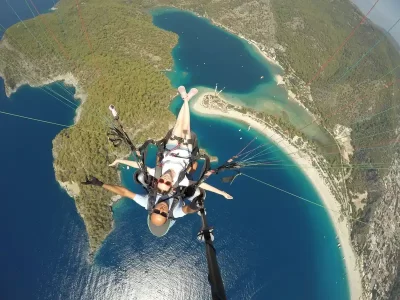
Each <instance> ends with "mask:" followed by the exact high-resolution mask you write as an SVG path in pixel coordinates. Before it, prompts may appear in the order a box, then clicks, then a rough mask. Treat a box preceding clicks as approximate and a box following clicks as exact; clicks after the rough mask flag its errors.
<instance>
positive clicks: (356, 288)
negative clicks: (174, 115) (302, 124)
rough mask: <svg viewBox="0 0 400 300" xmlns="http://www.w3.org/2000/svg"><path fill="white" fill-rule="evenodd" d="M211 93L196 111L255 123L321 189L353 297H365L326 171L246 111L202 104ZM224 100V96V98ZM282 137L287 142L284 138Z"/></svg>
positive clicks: (354, 299)
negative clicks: (338, 243)
mask: <svg viewBox="0 0 400 300" xmlns="http://www.w3.org/2000/svg"><path fill="white" fill-rule="evenodd" d="M207 94H211V93H209V92H205V93H201V94H200V95H199V96H198V97H196V99H193V102H194V104H193V107H192V108H193V110H194V111H195V112H197V113H199V114H205V115H215V116H222V117H226V118H231V119H234V120H237V121H240V122H244V123H247V124H248V125H251V127H252V128H253V129H255V130H257V131H259V132H260V133H262V134H264V135H265V136H266V137H268V139H270V140H272V141H273V142H275V143H278V142H279V144H278V146H279V147H280V148H281V150H282V151H284V152H285V153H286V154H290V155H289V156H290V157H291V159H292V160H293V161H294V162H295V163H296V164H297V165H298V166H299V168H301V169H302V171H303V173H304V174H305V175H306V176H307V177H308V178H309V180H310V181H311V183H312V184H313V186H314V188H315V190H316V191H317V192H318V194H319V196H320V198H321V199H322V200H323V202H324V205H325V207H327V208H329V209H327V212H328V213H329V215H330V217H331V219H332V222H333V224H334V227H335V230H336V234H337V236H338V239H339V242H340V244H341V250H342V254H343V256H344V259H345V266H346V271H347V278H348V282H349V289H350V296H351V299H352V300H358V299H361V296H362V285H361V275H360V271H359V269H358V267H357V265H356V256H355V254H354V251H353V248H352V246H351V241H350V231H349V229H348V228H347V220H346V219H345V218H344V220H343V221H340V220H339V217H340V214H339V213H336V212H335V211H340V204H339V202H338V201H337V200H336V199H335V197H334V195H333V194H332V192H331V191H330V189H329V187H328V186H327V185H326V184H325V180H326V179H325V178H324V177H323V175H322V174H321V173H323V171H322V170H318V169H317V168H316V167H310V166H312V160H311V157H310V156H309V155H308V154H307V153H305V152H303V151H299V152H297V151H298V149H297V148H296V147H294V146H293V145H292V144H291V143H290V142H289V141H288V139H287V138H284V137H283V136H282V135H280V134H279V133H278V132H275V131H273V130H272V129H270V128H268V127H267V128H265V125H264V124H262V123H260V122H257V121H256V120H254V119H253V118H251V117H250V116H249V115H246V114H242V113H240V112H237V111H233V110H228V111H226V112H225V111H221V110H219V109H217V108H209V107H205V106H204V105H203V104H202V99H203V97H204V96H206V95H207ZM221 99H223V98H222V97H221ZM264 128H265V129H264ZM282 139H283V141H281V140H282ZM293 152H296V153H293ZM305 166H307V167H305ZM332 210H334V211H332Z"/></svg>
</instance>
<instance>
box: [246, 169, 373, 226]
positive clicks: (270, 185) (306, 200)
mask: <svg viewBox="0 0 400 300" xmlns="http://www.w3.org/2000/svg"><path fill="white" fill-rule="evenodd" d="M242 175H243V176H246V177H248V178H250V179H253V180H255V181H257V182H259V183H262V184H264V185H267V186H269V187H271V188H273V189H276V190H278V191H281V192H283V193H286V194H289V195H291V196H293V197H296V198H298V199H300V200H303V201H305V202H307V203H310V204H313V205H315V206H318V207H321V208H324V209H328V210H330V211H333V212H336V213H339V214H342V213H341V212H340V211H337V210H334V209H330V208H328V207H325V206H323V205H322V204H318V203H315V202H313V201H311V200H308V199H306V198H303V197H301V196H298V195H296V194H293V193H291V192H288V191H285V190H283V189H281V188H278V187H276V186H274V185H272V184H269V183H267V182H264V181H262V180H260V179H257V178H254V177H252V176H249V175H247V174H244V173H242ZM347 217H348V218H349V219H352V220H354V221H357V222H360V223H362V224H365V225H367V226H370V225H369V224H368V223H365V222H363V221H360V220H359V219H354V218H351V217H350V216H347Z"/></svg>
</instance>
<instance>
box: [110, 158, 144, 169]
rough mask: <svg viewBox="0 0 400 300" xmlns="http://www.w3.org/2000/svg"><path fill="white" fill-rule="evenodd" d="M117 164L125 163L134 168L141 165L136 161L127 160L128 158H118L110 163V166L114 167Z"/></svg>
mask: <svg viewBox="0 0 400 300" xmlns="http://www.w3.org/2000/svg"><path fill="white" fill-rule="evenodd" d="M117 164H124V165H127V166H130V167H132V168H135V169H139V165H138V163H137V162H136V161H133V160H126V159H116V160H114V162H113V163H112V164H109V165H108V166H109V167H114V166H116V165H117Z"/></svg>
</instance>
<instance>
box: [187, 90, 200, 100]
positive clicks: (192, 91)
mask: <svg viewBox="0 0 400 300" xmlns="http://www.w3.org/2000/svg"><path fill="white" fill-rule="evenodd" d="M198 92H199V91H198V90H197V89H195V88H193V89H190V91H189V93H188V94H187V96H186V98H185V99H184V100H185V101H189V100H190V99H192V98H193V97H194V96H195V95H196V94H197V93H198Z"/></svg>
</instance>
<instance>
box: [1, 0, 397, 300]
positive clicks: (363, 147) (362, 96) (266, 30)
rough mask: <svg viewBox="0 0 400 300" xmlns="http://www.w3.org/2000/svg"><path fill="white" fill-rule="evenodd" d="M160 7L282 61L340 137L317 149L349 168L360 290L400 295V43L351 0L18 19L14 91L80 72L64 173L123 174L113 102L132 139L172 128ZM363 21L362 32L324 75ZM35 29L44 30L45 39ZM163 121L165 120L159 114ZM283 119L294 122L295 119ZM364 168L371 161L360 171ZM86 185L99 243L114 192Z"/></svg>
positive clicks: (139, 2) (68, 8) (61, 162)
mask: <svg viewBox="0 0 400 300" xmlns="http://www.w3.org/2000/svg"><path fill="white" fill-rule="evenodd" d="M159 6H170V7H175V8H179V9H183V10H188V11H192V12H194V13H196V14H198V15H201V16H204V17H206V18H209V19H210V20H211V21H213V22H214V23H215V24H216V25H218V26H222V27H224V28H225V29H227V30H229V31H231V32H233V33H235V34H237V35H239V36H242V37H244V38H246V39H247V40H248V41H251V42H252V43H254V44H255V45H257V46H258V47H259V48H260V49H261V50H263V51H264V52H265V53H267V54H268V55H269V56H270V57H272V58H274V59H276V60H277V61H278V62H279V63H280V65H282V66H283V68H284V70H285V75H284V78H283V79H284V81H285V84H286V86H287V88H288V89H289V90H291V91H292V92H293V93H294V94H295V95H296V97H297V99H298V100H299V101H301V102H302V104H304V106H305V107H307V109H309V110H310V112H311V113H312V114H313V115H315V116H317V122H318V123H319V124H320V125H321V126H323V127H324V128H326V130H327V131H328V132H329V133H331V134H332V136H333V137H334V138H335V140H336V141H337V147H338V149H339V150H340V153H341V155H336V156H334V157H332V156H330V155H327V154H324V153H327V152H326V151H325V150H324V149H322V150H321V151H320V153H321V154H322V155H325V158H326V160H327V161H329V162H330V163H331V164H335V165H338V164H343V165H344V166H345V167H346V168H343V169H328V170H327V172H331V174H332V176H333V177H334V178H337V181H336V184H337V187H338V189H340V190H341V191H342V192H341V193H340V195H338V200H339V201H340V203H341V205H342V211H343V213H344V214H345V215H347V216H350V217H351V218H353V219H350V221H349V226H350V228H351V231H352V243H353V247H354V249H355V251H356V252H357V254H358V263H359V267H360V270H361V271H362V276H363V278H362V280H363V287H364V295H363V298H365V299H393V300H395V299H398V295H400V265H399V261H400V259H399V258H400V239H399V236H400V235H399V233H400V229H399V226H400V225H399V224H400V212H399V209H398V200H397V199H398V196H399V189H400V183H399V182H398V172H399V157H398V153H399V146H398V143H397V140H398V137H399V136H398V129H399V118H398V115H399V114H398V112H399V109H398V108H399V107H397V106H396V99H398V97H399V92H400V90H399V86H398V85H397V84H391V83H392V82H393V81H395V80H396V78H398V76H399V75H400V69H399V68H397V67H398V66H399V65H400V56H399V52H398V49H399V47H398V45H396V44H395V42H394V41H393V39H392V38H391V37H390V36H389V35H388V34H387V33H385V32H384V31H383V30H381V29H380V28H378V27H377V26H375V25H373V24H372V23H371V22H370V21H369V20H364V21H363V15H362V14H361V13H360V12H359V10H358V9H357V8H355V7H354V6H353V5H352V4H351V3H350V1H348V0H333V1H332V0H304V1H291V0H254V1H243V0H225V1H210V0H201V1H199V0H196V1H195V0H131V1H119V0H117V1H111V0H88V1H85V2H80V10H81V16H83V19H84V21H85V24H86V26H87V33H88V34H87V35H86V34H85V32H84V31H83V30H82V28H81V20H80V18H79V14H78V13H77V7H76V1H74V0H61V2H59V3H58V5H57V10H56V11H55V12H52V13H49V14H45V15H41V16H40V17H37V18H35V19H33V20H28V21H26V22H25V24H26V27H25V26H24V25H23V24H21V23H20V24H17V25H14V26H13V27H11V28H10V29H8V30H7V32H6V34H5V35H4V38H3V40H2V42H1V43H0V73H1V76H2V77H4V78H5V82H6V87H7V91H8V92H9V93H10V92H11V91H12V90H14V89H15V88H17V87H18V86H19V85H20V84H21V83H27V82H28V83H30V84H32V85H41V84H43V83H44V82H51V81H52V80H54V79H55V78H59V77H60V76H61V77H62V76H65V77H68V76H72V77H73V78H74V79H76V81H77V82H78V84H77V88H78V90H79V94H80V95H86V97H82V100H81V101H82V103H81V106H80V113H79V120H78V122H77V124H76V125H75V126H73V127H71V128H68V129H65V130H63V131H61V133H60V134H59V135H58V136H57V138H56V139H55V140H54V149H53V150H54V151H53V152H54V167H55V171H56V178H57V180H59V181H60V182H74V183H79V182H80V181H81V180H82V179H83V178H84V177H85V175H86V172H89V173H92V174H96V175H97V176H99V178H101V179H103V180H105V181H108V182H113V183H117V182H118V176H117V173H116V172H115V170H112V169H110V168H106V167H105V166H106V164H107V160H108V159H113V158H114V157H116V156H119V155H124V154H127V153H128V150H127V149H125V150H121V153H117V152H116V150H115V149H114V148H112V146H110V145H108V143H107V140H106V137H105V130H106V127H107V124H106V123H105V121H104V118H105V114H107V106H108V105H109V104H110V103H113V104H115V105H116V106H117V107H118V108H119V110H120V112H121V118H122V120H123V122H124V123H125V124H129V134H130V135H131V137H132V138H133V140H134V141H135V143H140V142H141V141H143V140H144V139H145V138H147V137H149V136H153V137H159V136H161V135H162V133H163V132H164V130H165V124H166V123H169V122H173V119H174V118H173V116H172V114H171V113H170V112H169V111H168V109H167V107H168V104H169V103H170V100H171V98H172V96H173V95H174V94H175V93H174V91H173V89H172V88H171V86H170V82H169V80H168V79H167V77H166V76H165V74H164V73H163V71H164V70H166V69H169V68H171V67H172V57H171V50H172V49H173V47H174V45H176V43H177V36H176V35H174V34H172V33H169V32H165V31H162V30H160V29H158V28H156V27H155V26H154V25H153V24H152V22H151V16H150V15H149V14H148V11H149V10H150V9H152V8H155V7H159ZM362 21H363V22H362ZM360 22H362V24H361V26H359V28H358V29H357V32H356V34H355V35H354V36H353V37H352V38H351V39H350V40H349V41H348V42H347V43H346V45H345V47H344V48H343V49H342V50H340V51H338V52H337V55H336V56H335V58H334V59H332V60H331V62H330V64H329V65H327V66H326V68H324V70H323V71H322V72H320V73H319V74H318V76H317V77H315V75H316V73H317V72H318V70H320V68H321V66H323V65H324V63H325V62H326V60H327V59H329V57H330V56H331V55H333V54H334V53H336V50H337V47H338V46H339V45H340V44H341V43H342V42H343V41H344V40H345V39H346V37H347V36H348V35H349V34H350V32H351V31H352V30H353V28H356V27H357V26H358V24H360ZM46 25H48V26H49V28H51V31H52V33H51V32H49V31H48V30H47V26H46ZM27 28H29V29H30V30H31V31H32V32H39V37H40V39H39V41H40V43H39V42H38V41H36V40H35V39H34V38H33V37H32V35H31V34H30V32H29V30H27ZM53 34H54V36H57V38H58V39H59V41H60V43H59V44H58V43H55V42H54V41H53V40H52V38H51V37H52V35H53ZM87 36H89V37H90V44H91V46H90V45H88V42H87ZM377 41H379V43H377ZM60 44H61V45H62V48H61V47H60ZM62 49H64V50H62ZM66 53H68V55H66ZM365 53H367V55H364V54H365ZM360 57H362V62H360V63H359V64H357V65H356V62H357V61H358V60H359V58H360ZM5 62H7V63H5ZM244 109H245V108H244ZM338 109H340V113H338ZM380 112H382V113H380ZM161 119H162V120H163V121H164V122H163V123H160V122H158V121H157V120H161ZM276 122H278V123H279V125H280V126H281V127H285V122H287V120H284V119H279V120H277V121H276ZM286 126H287V128H289V127H290V128H291V126H290V124H286ZM290 130H291V135H293V134H295V133H293V128H291V129H290ZM343 132H345V133H347V134H345V138H343ZM298 135H299V136H301V134H300V133H298ZM310 142H313V141H310ZM349 145H350V147H349ZM388 145H389V147H388ZM123 151H126V152H125V153H123ZM356 165H366V166H367V167H366V168H351V167H352V166H356ZM349 167H350V168H349ZM79 190H80V192H79V195H75V197H74V198H75V200H76V204H77V208H78V211H79V213H80V214H81V215H82V217H83V219H84V221H85V225H86V228H87V230H88V234H89V241H90V245H91V249H92V251H95V249H97V248H98V246H99V245H100V243H101V242H102V241H103V240H104V238H105V236H106V235H107V234H108V233H109V232H110V230H111V228H112V225H111V224H112V215H111V212H110V209H109V203H110V197H111V195H110V194H105V193H104V192H103V191H99V190H96V189H94V188H90V187H84V186H81V185H79ZM354 219H359V220H361V221H362V222H364V223H361V222H355V221H353V220H354Z"/></svg>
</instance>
